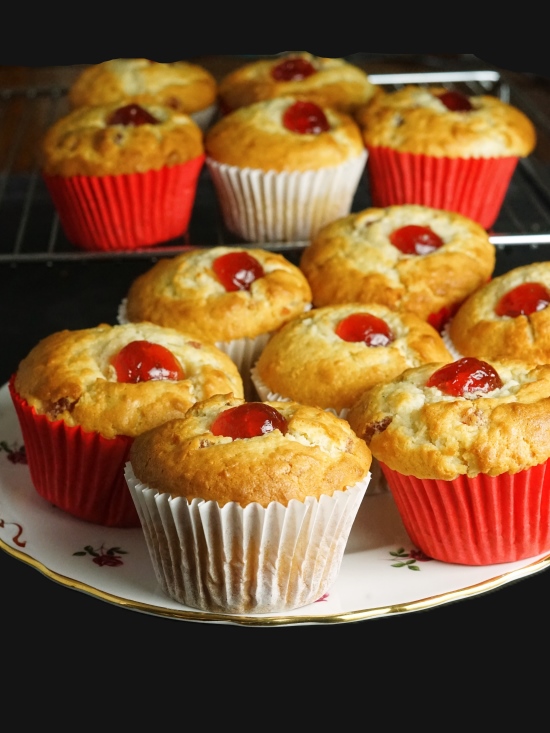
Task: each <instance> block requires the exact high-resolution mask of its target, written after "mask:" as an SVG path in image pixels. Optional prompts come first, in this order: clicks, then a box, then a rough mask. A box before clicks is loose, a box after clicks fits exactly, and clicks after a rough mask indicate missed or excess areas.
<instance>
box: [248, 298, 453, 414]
mask: <svg viewBox="0 0 550 733" xmlns="http://www.w3.org/2000/svg"><path fill="white" fill-rule="evenodd" d="M445 360H448V361H451V360H452V357H451V355H450V353H449V352H448V350H447V348H446V346H445V344H444V342H443V339H442V338H441V336H440V335H439V333H438V332H437V331H436V330H435V329H434V328H433V327H432V326H430V325H429V324H428V323H426V321H423V320H422V319H421V318H419V317H418V316H416V315H415V314H414V313H406V312H403V313H399V312H396V311H392V310H391V309H390V308H387V307H386V306H384V305H380V304H378V303H345V304H340V305H333V306H330V305H329V306H325V307H323V308H314V309H313V310H312V311H310V312H309V313H304V314H302V315H301V316H297V317H296V318H293V319H292V320H291V321H289V322H288V323H286V324H285V325H284V326H281V328H279V330H278V331H276V332H275V333H274V334H273V335H272V336H271V338H270V339H269V341H268V343H267V345H266V346H265V348H264V349H263V351H262V353H261V354H260V357H259V359H258V361H257V363H256V365H255V368H254V370H253V378H254V380H255V382H256V388H257V390H258V394H259V395H260V397H261V398H262V399H285V398H287V399H291V400H295V401H297V402H301V403H302V404H305V405H316V406H318V407H322V408H324V409H333V410H334V411H335V412H336V413H338V414H339V416H340V417H345V416H346V414H347V411H348V410H349V408H350V407H351V406H352V405H353V404H354V403H355V402H356V401H357V400H358V399H359V397H360V396H361V395H362V393H363V392H364V391H365V390H367V389H369V388H370V387H372V386H373V385H375V384H378V383H379V382H383V381H387V380H388V379H392V378H393V377H395V376H397V375H398V374H401V372H402V371H404V370H405V369H408V368H411V367H414V366H419V365H420V364H426V363H429V362H433V361H445Z"/></svg>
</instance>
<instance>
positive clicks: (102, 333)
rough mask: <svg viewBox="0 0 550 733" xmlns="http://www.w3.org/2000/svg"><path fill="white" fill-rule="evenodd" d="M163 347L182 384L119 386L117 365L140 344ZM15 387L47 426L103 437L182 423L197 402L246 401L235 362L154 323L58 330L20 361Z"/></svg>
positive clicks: (162, 381) (160, 381)
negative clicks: (60, 423)
mask: <svg viewBox="0 0 550 733" xmlns="http://www.w3.org/2000/svg"><path fill="white" fill-rule="evenodd" d="M142 340H143V341H147V342H150V343H152V344H156V345H160V346H162V347H164V348H166V349H168V351H169V352H170V353H171V354H172V355H173V356H174V357H175V358H176V360H177V361H178V362H179V365H180V366H181V368H182V369H183V377H184V378H183V379H180V380H178V381H174V380H168V379H156V380H150V381H139V382H136V383H133V382H122V381H118V378H117V371H116V369H115V367H114V366H113V364H112V359H113V358H114V357H116V356H117V355H118V354H119V353H120V351H121V350H122V349H123V348H124V347H125V346H126V345H127V344H130V343H132V342H135V341H142ZM15 389H16V391H17V392H18V394H19V395H20V396H21V397H23V398H24V399H25V400H27V402H28V403H29V405H30V406H31V407H34V408H35V410H36V411H37V412H38V413H39V414H41V415H46V416H47V417H48V419H50V420H64V421H65V422H66V423H67V425H69V426H75V425H80V426H81V427H82V428H83V429H84V430H87V431H97V432H99V433H101V434H102V435H103V436H104V437H106V438H112V437H114V436H116V435H129V436H132V437H135V436H136V435H138V434H139V433H141V432H143V431H144V430H148V429H150V428H152V427H154V426H155V425H158V424H159V423H161V422H164V420H168V419H171V418H174V417H181V416H182V415H183V414H185V412H186V411H187V410H188V408H189V407H190V406H191V405H192V404H194V403H195V402H196V401H198V400H202V399H205V398H206V397H209V396H210V395H213V394H225V393H227V392H232V393H233V394H235V395H236V396H238V397H242V396H243V384H242V379H241V377H240V375H239V372H238V369H237V367H236V365H235V364H234V362H233V361H232V360H231V359H230V358H229V357H228V356H227V355H226V354H224V353H223V352H221V351H220V350H219V349H217V348H216V347H215V346H212V345H210V344H207V343H203V342H202V341H200V340H198V339H197V338H196V337H194V336H193V337H191V336H189V335H186V334H183V333H181V331H176V330H173V329H168V328H162V327H161V326H157V325H154V324H152V323H130V324H124V325H117V326H109V325H107V324H100V325H98V326H96V327H93V328H85V329H80V330H76V331H69V330H64V331H58V332H56V333H53V334H51V335H49V336H47V337H46V338H44V339H42V340H41V341H40V342H39V343H38V344H37V345H36V346H35V347H34V348H33V349H32V350H31V351H30V352H29V354H28V355H27V356H26V357H25V358H24V359H23V360H22V361H21V363H20V364H19V367H18V369H17V373H16V377H15Z"/></svg>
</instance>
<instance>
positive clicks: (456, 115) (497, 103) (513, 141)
mask: <svg viewBox="0 0 550 733" xmlns="http://www.w3.org/2000/svg"><path fill="white" fill-rule="evenodd" d="M445 91H447V90H446V89H445V88H444V87H437V86H434V87H431V88H428V87H422V86H418V85H414V84H408V85H407V86H404V87H402V88H401V89H398V90H397V91H392V92H382V93H380V94H377V95H375V96H374V97H373V98H372V99H371V100H370V102H368V103H367V104H366V105H365V106H363V107H362V108H361V109H359V110H358V111H357V112H356V115H355V118H356V120H357V122H358V123H359V126H360V127H361V130H362V135H363V140H364V142H365V145H366V146H367V147H375V146H381V147H388V148H392V149H393V150H396V151H399V152H403V153H413V154H423V155H430V156H436V157H443V156H444V157H449V158H463V157H474V158H491V157H502V156H520V157H524V156H527V155H529V153H531V152H532V151H533V149H534V147H535V144H536V131H535V127H534V125H533V123H532V122H531V120H530V119H529V118H528V117H527V116H526V115H525V114H524V113H523V112H522V111H521V110H519V109H518V108H516V107H514V106H512V105H510V104H508V103H506V102H504V101H502V100H500V99H499V98H498V97H495V96H491V95H479V96H471V97H468V100H469V101H470V104H471V105H472V107H473V109H472V110H471V111H468V112H462V111H451V110H449V109H448V108H447V107H446V106H445V104H443V102H442V101H441V100H440V99H438V95H439V94H442V93H444V92H445Z"/></svg>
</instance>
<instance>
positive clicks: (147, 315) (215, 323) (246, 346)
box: [119, 246, 311, 398]
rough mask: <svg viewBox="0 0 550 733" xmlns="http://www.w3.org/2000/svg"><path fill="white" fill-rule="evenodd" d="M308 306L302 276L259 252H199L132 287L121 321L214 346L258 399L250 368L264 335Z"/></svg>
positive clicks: (160, 265) (159, 267)
mask: <svg viewBox="0 0 550 733" xmlns="http://www.w3.org/2000/svg"><path fill="white" fill-rule="evenodd" d="M310 307H311V289H310V287H309V283H308V282H307V280H306V278H305V276H304V274H303V273H302V272H301V270H300V269H299V268H298V267H297V266H296V265H293V264H292V263H291V262H289V261H288V260H287V259H286V258H285V257H284V256H283V255H281V254H278V253H276V252H269V251H268V250H264V249H261V248H249V249H245V248H243V247H236V246H235V247H224V246H220V247H211V248H197V249H194V250H190V251H188V252H184V253H183V254H180V255H178V256H176V257H172V258H167V259H160V260H159V261H158V262H157V263H156V264H155V265H153V267H152V268H151V269H150V270H148V271H146V272H145V273H143V274H142V275H140V276H139V277H138V278H136V280H134V282H133V283H132V284H131V286H130V289H129V291H128V294H127V297H126V299H125V301H124V302H123V303H122V307H121V309H120V312H119V319H126V320H129V321H144V320H146V321H152V322H153V323H158V324H159V325H161V326H169V327H172V328H177V329H179V330H182V331H184V332H186V333H192V334H195V335H196V336H197V337H198V338H199V339H206V340H208V341H210V342H212V343H215V344H216V346H217V347H218V348H220V349H221V350H223V351H225V352H226V353H227V354H229V356H230V357H231V358H232V359H233V361H234V362H235V364H236V365H237V367H238V368H239V371H240V373H241V376H242V378H243V382H244V385H245V395H246V396H247V397H249V398H251V397H254V396H255V392H254V390H253V385H252V383H251V381H250V369H251V367H252V366H253V365H254V363H255V361H256V360H257V358H258V356H259V354H260V352H261V350H262V349H263V347H264V346H265V344H266V342H267V340H268V338H269V336H270V335H271V333H272V332H274V331H276V330H277V329H278V328H279V327H280V326H282V325H283V324H284V323H286V322H287V321H289V320H291V319H292V318H294V317H295V316H298V315H300V314H302V313H303V312H304V311H306V310H309V308H310Z"/></svg>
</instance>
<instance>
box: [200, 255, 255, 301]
mask: <svg viewBox="0 0 550 733" xmlns="http://www.w3.org/2000/svg"><path fill="white" fill-rule="evenodd" d="M212 268H213V270H214V272H215V273H216V277H217V278H218V280H219V281H220V282H221V284H222V285H223V286H224V288H225V289H226V290H227V292H232V291H234V290H250V286H251V285H252V283H253V282H254V281H255V280H257V279H258V278H259V277H263V276H264V274H265V273H264V269H263V267H262V266H261V265H260V263H259V262H258V260H257V259H256V258H255V257H252V255H249V254H248V252H228V253H227V254H225V255H221V257H217V258H216V259H215V260H214V262H213V264H212Z"/></svg>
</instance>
